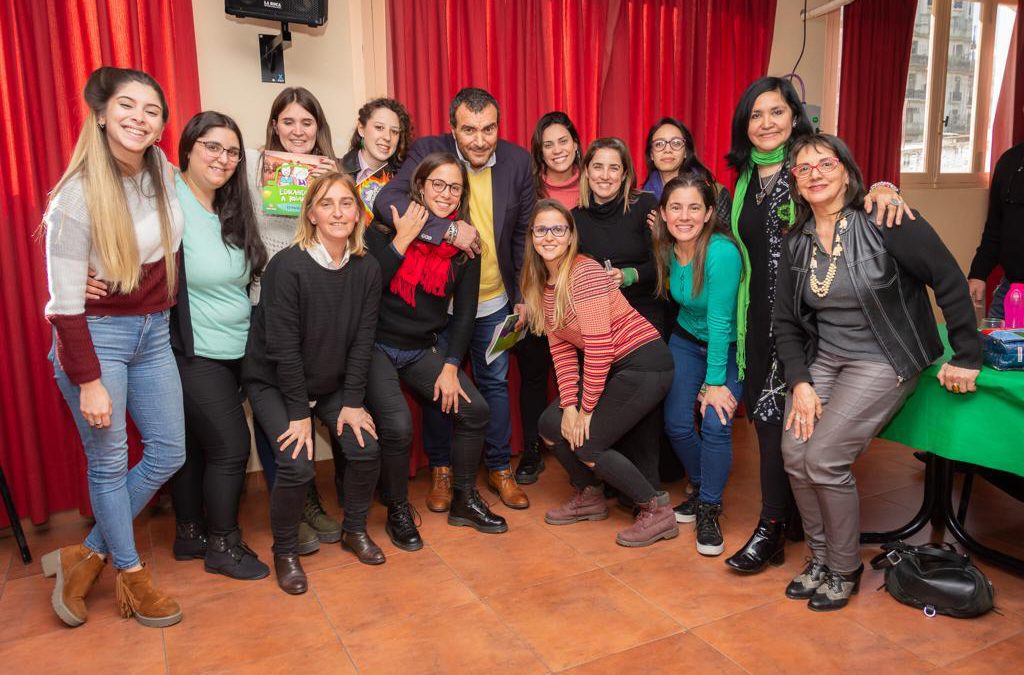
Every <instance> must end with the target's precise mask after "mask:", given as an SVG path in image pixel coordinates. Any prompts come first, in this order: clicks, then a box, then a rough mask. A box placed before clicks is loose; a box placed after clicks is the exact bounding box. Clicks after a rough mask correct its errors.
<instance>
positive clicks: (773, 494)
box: [754, 420, 795, 520]
mask: <svg viewBox="0 0 1024 675" xmlns="http://www.w3.org/2000/svg"><path fill="white" fill-rule="evenodd" d="M754 429H755V430H756V431H757V447H758V450H759V452H760V455H761V517H762V518H769V519H774V520H786V519H787V517H788V516H789V513H790V510H791V505H792V504H793V492H792V490H790V488H789V476H787V475H786V466H785V464H784V462H783V461H782V425H781V424H772V423H771V422H762V421H761V420H754ZM794 513H795V511H794Z"/></svg>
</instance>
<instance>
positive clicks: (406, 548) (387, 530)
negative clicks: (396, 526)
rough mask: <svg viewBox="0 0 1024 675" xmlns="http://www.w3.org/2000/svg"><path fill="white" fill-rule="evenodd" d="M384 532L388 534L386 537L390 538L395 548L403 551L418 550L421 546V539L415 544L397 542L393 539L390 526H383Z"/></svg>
mask: <svg viewBox="0 0 1024 675" xmlns="http://www.w3.org/2000/svg"><path fill="white" fill-rule="evenodd" d="M384 533H385V534H387V535H388V539H390V540H391V543H392V544H394V545H395V546H396V547H397V548H400V549H402V550H403V551H419V550H420V549H422V548H423V542H422V541H420V542H419V543H417V544H399V543H398V541H397V540H396V539H395V537H394V535H392V534H391V528H390V527H387V526H385V527H384Z"/></svg>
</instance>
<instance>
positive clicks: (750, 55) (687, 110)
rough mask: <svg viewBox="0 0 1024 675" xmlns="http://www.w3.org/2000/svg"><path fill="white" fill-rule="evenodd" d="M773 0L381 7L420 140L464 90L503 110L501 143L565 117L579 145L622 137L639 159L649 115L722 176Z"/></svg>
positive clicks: (441, 126)
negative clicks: (686, 135) (679, 126)
mask: <svg viewBox="0 0 1024 675" xmlns="http://www.w3.org/2000/svg"><path fill="white" fill-rule="evenodd" d="M775 4H776V3H775V0H607V1H606V2H594V1H592V0H418V1H416V2H408V1H399V0H388V29H389V39H388V45H389V50H390V56H391V59H390V67H391V82H392V85H393V91H392V94H393V95H394V96H395V97H396V98H398V99H399V100H401V101H402V102H403V103H405V104H406V106H407V107H408V108H409V110H410V111H411V112H412V115H413V118H414V121H415V123H416V128H417V133H418V134H421V135H425V134H437V133H446V132H447V131H448V129H449V125H448V102H449V101H450V100H451V97H452V96H454V94H455V92H456V91H458V90H459V89H460V88H462V87H465V86H477V87H483V88H484V89H487V90H488V91H490V92H491V93H492V94H494V96H495V98H497V99H498V102H499V104H500V105H501V135H502V137H504V138H506V139H508V140H510V141H513V142H515V143H519V144H520V145H523V146H528V145H529V140H530V136H531V135H532V133H533V127H534V125H535V123H536V121H537V119H538V118H539V117H540V116H541V115H543V114H544V113H546V112H548V111H551V110H563V111H565V112H566V113H568V114H569V116H570V117H571V118H572V119H573V121H574V122H575V123H576V126H577V127H578V129H579V132H580V135H581V137H582V138H583V141H584V143H587V142H589V141H590V140H591V139H593V138H596V137H598V136H620V137H621V138H623V139H624V140H625V141H626V142H627V143H628V145H629V147H630V149H631V150H632V152H633V157H634V158H635V159H636V160H637V162H638V167H637V168H638V171H639V173H640V174H641V179H642V178H643V174H644V173H645V171H644V168H643V165H644V161H643V149H644V148H643V142H644V138H645V137H646V134H647V129H648V127H649V126H650V124H651V123H652V122H654V120H655V119H657V118H659V117H662V116H664V115H672V116H675V117H678V118H680V119H682V120H683V121H684V122H685V123H686V124H687V125H688V126H689V127H690V129H691V131H693V133H694V136H695V138H696V142H697V152H698V154H699V155H700V156H701V158H702V159H703V161H704V162H706V163H707V164H708V166H709V167H710V168H711V169H712V171H714V172H715V173H716V174H718V175H720V176H723V177H724V176H725V175H726V166H725V160H724V155H725V153H726V152H727V151H728V148H729V134H730V128H729V126H730V121H731V119H732V113H733V109H734V108H735V105H736V101H737V100H738V99H739V96H740V94H741V93H742V91H743V89H744V88H745V87H746V86H747V85H748V84H750V82H751V81H753V80H754V79H756V78H758V77H760V76H762V75H764V74H765V71H766V69H767V67H768V57H769V54H770V51H771V41H772V34H773V31H774V28H775Z"/></svg>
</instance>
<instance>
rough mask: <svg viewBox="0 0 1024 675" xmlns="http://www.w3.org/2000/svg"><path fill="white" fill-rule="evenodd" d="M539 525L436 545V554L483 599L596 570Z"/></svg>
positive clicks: (591, 563) (522, 526)
mask: <svg viewBox="0 0 1024 675" xmlns="http://www.w3.org/2000/svg"><path fill="white" fill-rule="evenodd" d="M549 529H550V528H546V527H542V526H539V525H532V524H531V525H521V526H519V527H511V528H510V529H509V531H508V532H507V533H506V534H503V535H500V536H497V537H493V538H488V539H484V538H482V537H474V538H472V539H462V540H456V541H449V542H440V543H437V544H434V546H433V548H434V551H436V552H437V554H438V555H439V556H441V558H442V559H443V560H444V561H445V562H446V563H447V564H448V566H449V567H451V568H452V569H453V570H454V571H455V573H456V574H458V576H459V577H460V578H461V579H462V580H463V581H464V582H465V583H466V585H467V586H469V587H470V588H471V589H473V591H474V592H475V593H476V594H477V595H478V596H480V597H487V596H490V595H495V594H500V593H502V592H504V591H506V590H508V589H510V588H515V589H517V590H520V589H523V588H526V587H529V586H532V585H534V584H537V583H541V582H544V581H550V580H552V579H558V578H561V577H566V576H570V575H573V574H579V573H580V572H585V571H587V570H592V569H595V568H596V566H595V565H594V563H593V562H591V561H589V560H587V559H586V558H584V557H583V556H581V555H580V554H579V553H577V552H576V551H575V550H573V548H572V547H571V546H569V545H568V544H566V543H565V542H563V541H561V540H560V539H558V538H557V537H555V536H554V535H553V534H552V533H550V532H549V531H548V530H549Z"/></svg>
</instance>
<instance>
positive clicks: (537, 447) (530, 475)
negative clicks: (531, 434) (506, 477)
mask: <svg viewBox="0 0 1024 675" xmlns="http://www.w3.org/2000/svg"><path fill="white" fill-rule="evenodd" d="M542 449H543V445H542V442H541V440H540V439H539V438H538V439H535V440H534V441H533V442H532V443H530V444H529V445H527V446H526V447H525V448H524V449H523V454H521V455H520V456H519V465H518V466H517V467H516V482H517V483H519V484H520V485H532V484H533V483H536V482H537V479H538V478H539V477H540V475H541V473H543V472H544V455H542V454H541V450H542Z"/></svg>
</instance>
